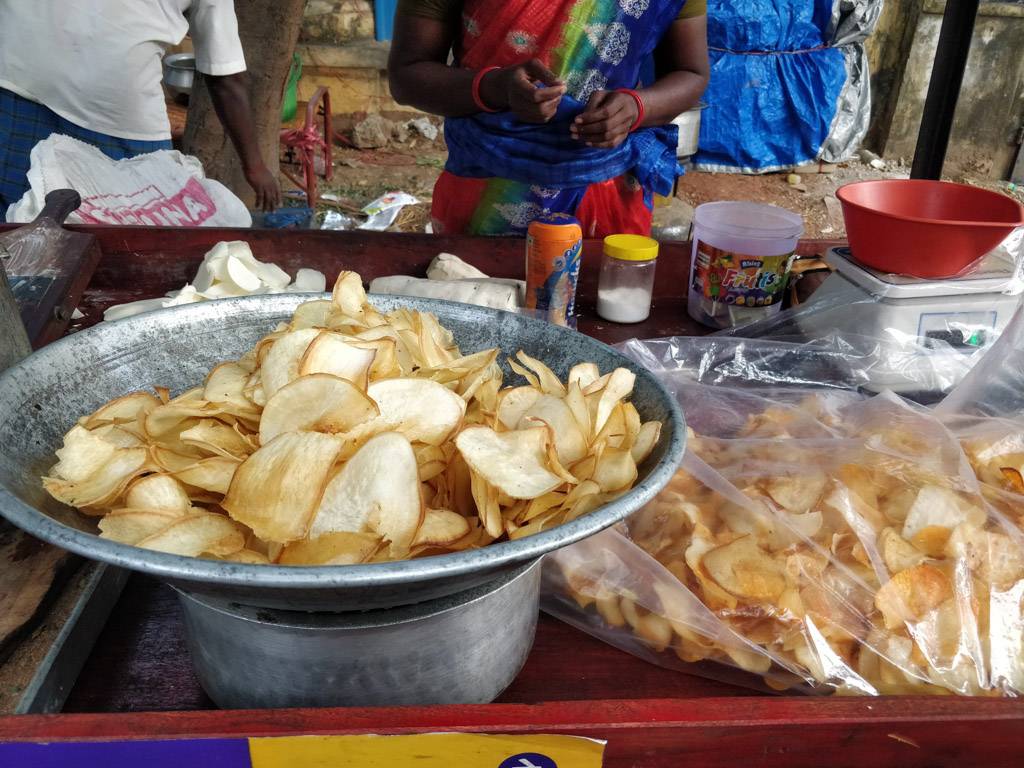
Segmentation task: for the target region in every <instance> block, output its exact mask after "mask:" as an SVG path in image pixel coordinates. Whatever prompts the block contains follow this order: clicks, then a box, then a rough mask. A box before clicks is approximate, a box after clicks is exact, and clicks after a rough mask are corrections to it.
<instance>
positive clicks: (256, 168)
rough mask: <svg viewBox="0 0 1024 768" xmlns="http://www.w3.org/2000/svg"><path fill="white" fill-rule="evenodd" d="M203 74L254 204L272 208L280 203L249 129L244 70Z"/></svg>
mask: <svg viewBox="0 0 1024 768" xmlns="http://www.w3.org/2000/svg"><path fill="white" fill-rule="evenodd" d="M203 78H204V79H205V80H206V85H207V88H208V89H209V91H210V98H211V99H212V100H213V108H214V110H216V112H217V117H219V118H220V122H221V124H222V125H223V126H224V130H225V131H227V134H228V136H230V137H231V143H232V144H234V145H235V151H236V152H238V157H239V159H240V160H241V161H242V171H243V172H244V173H245V178H246V181H248V182H249V186H251V187H252V188H253V191H254V192H255V193H256V207H257V208H261V209H263V210H264V211H272V210H274V209H275V208H276V207H278V206H279V205H280V204H281V190H280V189H279V188H278V185H277V179H276V178H275V177H274V174H273V173H272V172H271V171H270V169H269V168H267V165H266V163H264V162H263V157H262V156H261V155H260V148H259V142H258V141H257V140H256V132H255V130H253V120H252V107H251V106H250V105H249V89H248V87H247V82H246V81H247V76H246V74H245V73H244V72H239V73H237V74H233V75H219V76H218V75H203Z"/></svg>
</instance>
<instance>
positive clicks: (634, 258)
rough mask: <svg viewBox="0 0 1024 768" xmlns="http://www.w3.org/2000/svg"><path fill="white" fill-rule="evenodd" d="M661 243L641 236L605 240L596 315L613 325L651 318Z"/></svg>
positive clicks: (611, 236) (614, 236) (613, 236)
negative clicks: (652, 293)
mask: <svg viewBox="0 0 1024 768" xmlns="http://www.w3.org/2000/svg"><path fill="white" fill-rule="evenodd" d="M657 258H658V241H657V240H652V239H651V238H649V237H643V236H641V235H609V236H608V237H606V238H605V239H604V256H603V257H602V259H601V276H600V277H599V278H598V282H597V314H599V315H600V316H601V317H603V318H604V319H605V320H610V321H611V322H613V323H639V322H642V321H644V320H646V319H647V317H648V316H649V315H650V314H651V292H652V291H653V290H654V267H655V265H656V264H657Z"/></svg>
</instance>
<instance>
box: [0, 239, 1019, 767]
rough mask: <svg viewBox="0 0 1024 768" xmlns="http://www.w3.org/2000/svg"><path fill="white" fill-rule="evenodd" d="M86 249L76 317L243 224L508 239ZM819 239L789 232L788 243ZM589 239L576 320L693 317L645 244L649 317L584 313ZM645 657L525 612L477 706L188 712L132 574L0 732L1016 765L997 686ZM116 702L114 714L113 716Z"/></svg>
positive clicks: (141, 584) (406, 248)
mask: <svg viewBox="0 0 1024 768" xmlns="http://www.w3.org/2000/svg"><path fill="white" fill-rule="evenodd" d="M90 231H93V232H94V233H95V234H97V235H98V236H99V238H100V243H101V247H102V250H103V254H104V255H103V259H102V261H101V263H100V266H99V268H98V270H97V271H96V273H95V275H94V277H93V280H92V282H91V284H90V286H89V288H88V289H87V291H86V294H85V297H84V300H83V303H82V305H81V307H80V308H81V310H82V311H83V312H85V314H86V317H85V319H84V320H83V321H81V322H80V323H78V325H77V327H82V326H84V325H89V324H92V323H94V322H97V321H98V320H100V319H101V317H102V310H103V309H104V308H106V307H108V306H110V305H111V304H115V303H121V302H126V301H133V300H135V299H141V298H149V297H153V296H159V295H162V294H163V293H164V292H166V291H168V290H171V289H174V288H177V287H180V286H181V285H183V284H184V283H185V282H186V281H188V280H189V279H190V278H191V277H192V276H193V275H194V274H195V270H196V267H197V265H198V264H199V262H200V260H201V258H202V256H203V254H204V253H205V252H206V251H207V250H208V249H209V248H210V247H211V246H212V245H213V244H214V243H216V242H218V241H219V240H224V239H243V238H244V239H246V240H248V241H249V242H250V243H251V244H252V248H253V251H254V252H255V254H256V256H257V257H258V258H260V259H262V260H266V261H273V262H275V263H277V264H279V265H280V266H281V267H283V268H284V269H285V270H287V271H288V272H289V273H292V274H294V272H295V270H296V269H298V268H299V267H312V268H315V269H319V270H321V271H323V272H324V273H326V275H327V278H328V284H330V282H331V281H333V279H334V277H335V276H336V275H337V273H338V271H339V270H341V269H352V270H355V271H358V272H359V273H360V274H361V275H362V276H363V278H364V280H369V279H372V278H374V277H377V276H380V275H389V274H411V275H423V274H424V273H425V270H426V267H427V265H428V264H429V262H430V261H431V259H432V258H433V257H434V256H435V255H437V254H438V253H439V252H442V251H448V252H450V253H455V254H457V255H458V256H460V257H461V258H463V259H465V260H466V261H469V262H471V263H472V264H474V265H476V266H477V267H479V268H481V269H482V270H484V271H485V272H487V273H488V274H491V275H494V276H497V277H521V276H522V272H523V245H522V242H521V241H513V240H481V239H469V238H445V237H434V236H427V235H378V234H373V233H334V232H316V231H310V232H305V231H291V232H281V231H248V230H246V231H236V230H165V229H145V228H138V229H137V228H96V229H90ZM826 246H827V244H826V243H821V242H805V243H803V244H802V245H801V250H802V252H803V253H820V252H822V250H823V248H824V247H826ZM599 250H600V245H599V244H598V243H588V244H587V245H586V246H585V249H584V254H585V256H584V262H583V269H582V273H581V277H580V289H579V292H580V299H579V302H578V304H579V309H580V312H581V317H580V321H579V328H580V330H581V331H583V332H584V333H588V334H590V335H593V336H595V337H597V338H599V339H602V340H604V341H607V342H617V341H621V340H623V339H626V338H630V337H632V336H640V337H654V336H666V335H673V334H697V333H702V332H704V331H703V329H701V328H700V327H699V326H697V325H695V324H694V323H693V322H692V321H691V320H690V319H689V317H688V316H687V315H686V310H685V295H686V282H687V281H686V276H687V271H688V268H689V250H688V248H687V247H685V246H683V245H681V244H680V245H676V246H671V245H667V246H663V248H662V254H661V257H660V259H659V264H658V279H657V286H656V290H655V298H654V305H653V310H652V313H651V318H650V319H649V320H648V321H647V322H645V323H642V324H639V325H636V326H617V325H613V324H608V323H605V322H603V321H601V320H600V319H598V318H596V317H595V315H594V303H595V296H596V282H597V269H596V266H597V261H598V257H599V255H600V253H599ZM738 680H739V681H741V680H742V678H737V679H734V680H733V682H731V683H730V682H719V681H712V680H709V679H707V678H705V677H699V676H696V675H689V674H683V673H680V672H671V671H666V670H662V669H659V668H656V667H654V666H651V665H648V664H646V663H645V662H642V661H639V660H637V659H635V658H633V657H631V656H629V655H627V654H625V653H622V652H621V651H618V650H616V649H613V648H611V647H609V646H606V645H604V644H603V643H600V642H598V641H597V640H594V639H592V638H590V637H588V636H587V635H584V634H582V633H580V632H578V631H577V630H575V629H572V628H570V627H568V626H566V625H563V624H561V623H559V622H557V621H555V620H553V619H551V618H548V617H542V618H541V621H540V624H539V627H538V632H537V641H536V645H535V646H534V649H533V652H532V654H531V655H530V657H529V659H528V661H527V663H526V666H525V668H524V669H523V671H522V672H521V673H520V675H519V677H518V678H517V679H516V680H515V682H514V683H513V684H512V686H511V687H510V688H509V689H508V690H507V691H505V693H503V694H502V696H501V697H500V698H499V699H498V700H497V702H495V703H494V704H490V705H485V706H439V707H404V708H380V709H322V710H288V711H257V712H231V711H197V710H210V709H212V704H211V702H210V701H209V699H208V698H207V697H206V696H205V694H204V693H203V691H202V689H201V688H200V687H199V684H198V682H197V681H196V679H195V677H194V676H193V674H192V670H191V665H190V662H189V659H188V654H187V650H186V647H185V641H184V634H183V628H182V626H181V621H180V617H179V613H178V606H177V603H176V600H175V599H174V597H173V596H172V594H171V592H170V590H169V589H167V588H166V587H164V586H162V585H160V584H158V583H157V582H155V581H153V580H151V579H148V578H145V577H142V576H133V577H132V578H131V580H130V581H129V583H128V586H127V588H126V590H125V592H124V593H123V595H122V597H121V599H120V602H119V603H118V605H117V607H116V608H115V610H114V613H113V615H112V617H111V619H110V621H109V622H108V624H107V626H106V628H105V630H104V631H103V633H102V635H101V636H100V637H99V640H98V641H97V643H96V646H95V648H94V649H93V651H92V654H91V656H90V658H89V660H88V662H87V663H86V666H85V668H84V670H83V672H82V674H81V675H80V677H79V679H78V682H77V684H76V685H75V687H74V689H73V690H72V692H71V695H70V697H69V699H68V700H67V704H66V706H65V709H64V712H65V714H61V715H52V716H24V717H10V718H0V740H2V739H5V738H15V737H17V738H34V739H41V740H57V739H76V740H77V739H96V738H118V739H121V738H128V739H130V738H140V737H161V736H163V737H175V736H185V735H193V736H228V735H250V736H267V735H291V734H300V733H301V734H325V733H339V734H344V733H367V732H370V733H412V732H430V731H442V730H445V731H447V730H453V731H472V732H485V733H523V732H539V733H565V734H573V735H580V736H590V737H594V738H600V739H606V740H608V747H607V751H606V758H605V763H606V765H608V766H611V767H620V766H651V767H652V768H653V767H660V766H665V767H666V768H668V767H669V766H673V767H674V766H679V765H683V764H684V761H687V760H688V761H691V764H692V765H694V766H736V765H742V764H747V765H751V766H755V765H756V766H787V768H795V767H796V766H819V765H826V764H827V765H830V766H842V765H850V766H881V765H896V764H899V765H901V766H907V767H909V766H938V765H963V766H970V765H979V766H1004V765H1005V766H1011V765H1013V766H1017V765H1021V764H1022V763H1024V703H1020V702H1017V701H1015V700H1008V699H964V698H954V697H933V698H923V697H914V698H895V697H881V698H840V697H833V698H808V697H803V696H796V695H794V696H781V695H779V696H767V695H761V694H757V693H753V692H752V691H751V690H750V689H748V688H744V687H742V685H741V684H739V683H738ZM126 713H130V714H126Z"/></svg>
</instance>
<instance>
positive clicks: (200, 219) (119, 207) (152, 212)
mask: <svg viewBox="0 0 1024 768" xmlns="http://www.w3.org/2000/svg"><path fill="white" fill-rule="evenodd" d="M28 181H29V184H30V185H31V189H30V190H29V191H28V192H26V193H25V195H24V196H23V197H22V198H21V200H19V201H18V202H17V203H15V204H14V205H12V206H11V207H10V208H8V209H7V221H9V222H12V223H23V222H28V221H32V220H33V219H34V218H35V217H36V216H37V215H38V214H39V211H41V210H42V208H43V201H44V199H45V198H46V195H47V194H48V193H49V192H52V191H53V190H55V189H67V188H70V189H73V190H75V191H76V192H78V194H79V195H81V197H82V205H81V207H80V208H79V209H78V210H77V211H75V212H74V213H72V214H71V215H70V216H69V217H68V221H69V222H71V223H73V224H148V225H154V226H177V227H249V226H252V217H251V216H250V215H249V211H248V210H247V209H246V207H245V204H244V203H243V202H242V201H241V200H240V199H238V197H237V196H236V195H234V194H233V193H232V192H231V191H230V190H229V189H228V188H227V187H225V186H224V185H223V184H221V183H220V182H217V181H214V180H213V179H208V178H206V175H205V173H204V172H203V166H202V163H200V162H199V160H197V159H196V158H194V157H190V156H188V155H183V154H181V152H177V151H173V150H161V151H159V152H150V153H149V154H145V155H138V156H137V157H132V158H128V159H126V160H111V159H110V158H109V157H107V156H106V155H104V154H103V153H102V152H100V151H99V150H98V149H96V147H93V146H91V145H90V144H86V143H84V142H81V141H78V140H77V139H72V138H71V137H69V136H62V135H60V134H56V133H55V134H52V135H51V136H50V137H49V138H47V139H44V140H43V141H41V142H39V143H38V144H36V146H35V147H33V149H32V155H31V167H30V168H29V171H28Z"/></svg>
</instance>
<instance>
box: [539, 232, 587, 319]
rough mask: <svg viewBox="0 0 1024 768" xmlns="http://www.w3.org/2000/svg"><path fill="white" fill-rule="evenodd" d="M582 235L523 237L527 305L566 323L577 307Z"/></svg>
mask: <svg viewBox="0 0 1024 768" xmlns="http://www.w3.org/2000/svg"><path fill="white" fill-rule="evenodd" d="M582 249H583V241H582V240H581V239H578V238H577V239H575V240H566V239H558V240H555V239H550V240H549V239H546V238H542V237H537V236H535V235H532V234H531V235H528V236H527V238H526V307H527V309H535V310H537V311H539V312H541V313H543V314H545V315H546V316H547V319H548V321H549V322H552V323H557V324H558V325H565V324H566V323H567V321H568V318H570V317H571V316H572V314H573V311H574V310H575V307H576V281H577V280H578V279H579V276H580V255H581V253H582Z"/></svg>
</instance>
